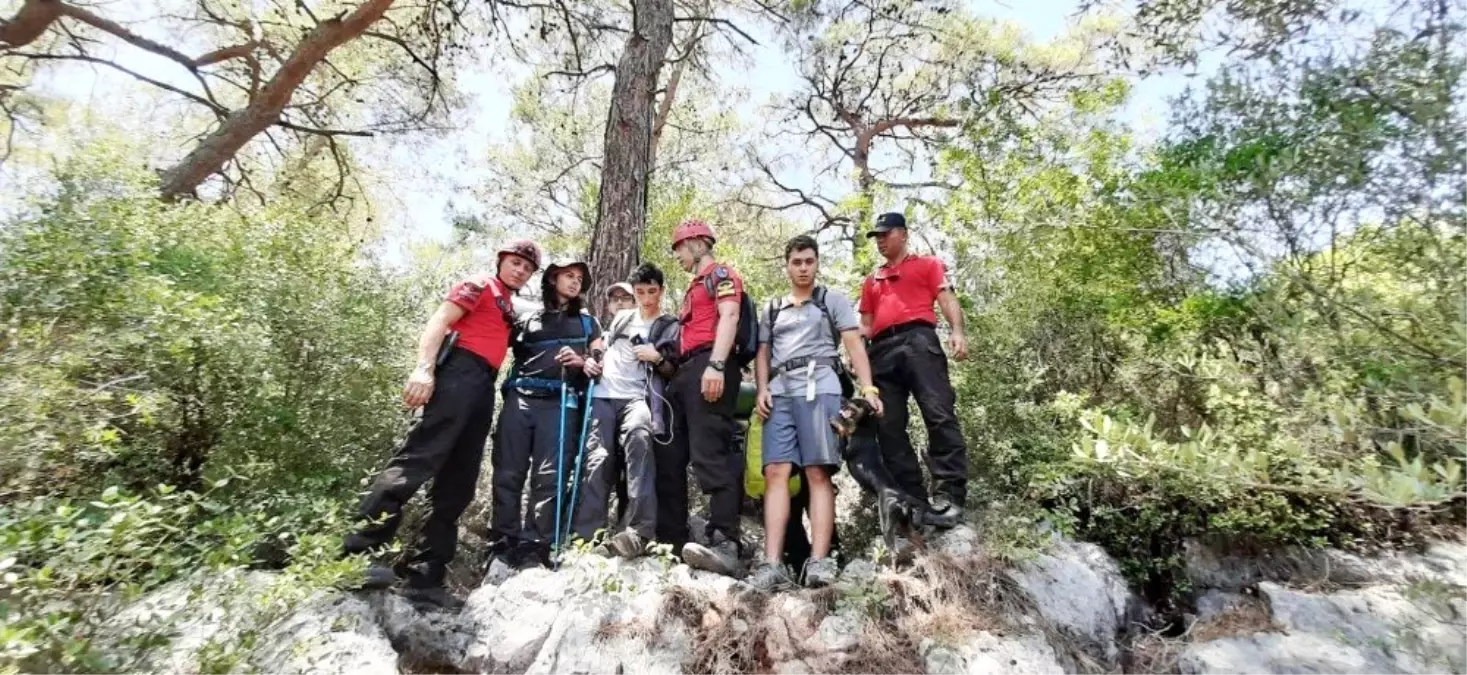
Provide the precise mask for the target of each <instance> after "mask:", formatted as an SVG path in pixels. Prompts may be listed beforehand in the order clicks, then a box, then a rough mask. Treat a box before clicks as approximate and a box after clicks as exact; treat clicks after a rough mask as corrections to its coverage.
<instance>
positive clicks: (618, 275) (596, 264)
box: [586, 0, 673, 316]
mask: <svg viewBox="0 0 1467 675" xmlns="http://www.w3.org/2000/svg"><path fill="white" fill-rule="evenodd" d="M672 21H673V5H672V0H634V2H633V3H632V33H631V35H630V36H628V37H627V43H626V48H625V49H624V50H623V51H622V54H621V60H619V61H618V62H617V64H616V84H615V85H614V86H613V87H612V90H611V112H610V114H609V115H608V116H607V119H606V142H605V153H604V157H603V159H602V164H601V191H600V197H599V201H598V204H597V209H596V226H595V227H594V228H593V229H592V231H591V242H590V249H589V250H588V251H587V256H586V259H587V262H588V263H589V264H590V266H591V287H590V289H589V291H588V293H589V296H588V297H589V299H590V300H591V304H592V307H593V308H594V311H595V315H596V316H601V315H602V314H603V313H604V311H605V309H606V299H605V296H604V293H605V290H606V288H607V287H609V286H611V285H612V284H614V283H616V282H618V281H623V280H625V279H626V277H627V275H628V274H630V273H631V271H632V268H634V267H636V265H637V263H638V262H640V260H641V257H642V241H643V237H644V234H645V232H646V227H647V183H648V181H649V180H650V179H651V173H652V156H653V155H652V143H653V137H652V127H653V118H654V115H655V113H656V106H655V105H654V104H655V102H656V93H657V76H658V73H659V72H661V70H662V63H663V61H664V59H666V57H667V50H668V47H669V46H670V45H671V44H672Z"/></svg>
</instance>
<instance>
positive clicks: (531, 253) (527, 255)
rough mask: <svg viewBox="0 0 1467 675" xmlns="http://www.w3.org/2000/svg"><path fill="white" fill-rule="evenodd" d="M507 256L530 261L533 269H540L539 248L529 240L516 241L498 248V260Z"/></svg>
mask: <svg viewBox="0 0 1467 675" xmlns="http://www.w3.org/2000/svg"><path fill="white" fill-rule="evenodd" d="M507 255H517V256H519V257H521V258H524V259H525V260H528V261H530V264H531V265H534V266H535V269H537V270H538V269H540V247H539V246H536V245H535V242H533V241H530V240H529V239H516V240H514V241H511V242H509V243H508V244H505V245H503V246H500V247H499V259H501V260H502V259H503V258H504V256H507Z"/></svg>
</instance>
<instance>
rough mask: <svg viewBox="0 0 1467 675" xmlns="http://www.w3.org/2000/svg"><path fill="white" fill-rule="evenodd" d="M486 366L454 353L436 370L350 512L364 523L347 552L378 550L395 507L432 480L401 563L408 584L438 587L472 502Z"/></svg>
mask: <svg viewBox="0 0 1467 675" xmlns="http://www.w3.org/2000/svg"><path fill="white" fill-rule="evenodd" d="M496 375H497V373H496V372H495V371H494V368H492V367H490V366H489V364H488V363H487V362H486V361H484V360H483V359H481V358H479V357H478V356H477V355H475V354H473V353H471V352H469V351H467V350H464V349H455V350H453V352H452V354H451V355H450V356H449V357H448V361H447V362H446V363H444V364H443V366H442V367H441V368H439V369H438V372H437V378H436V379H437V382H436V383H435V385H434V388H433V397H432V398H430V399H429V400H428V404H427V405H426V406H424V407H423V414H422V417H420V418H419V419H418V421H417V422H416V423H415V424H414V425H413V428H412V430H411V431H409V432H408V435H407V439H406V440H404V441H403V444H402V446H401V447H400V448H398V450H397V453H396V454H395V455H393V457H392V460H391V461H389V462H388V464H387V468H385V469H383V470H382V473H380V474H377V479H376V480H375V481H373V482H372V487H371V488H370V489H369V490H368V491H367V495H366V497H364V498H363V499H362V502H361V506H360V507H359V509H358V515H359V516H360V517H361V518H362V519H363V520H364V521H367V524H366V525H364V526H363V527H362V529H360V530H358V531H357V532H354V533H352V534H350V535H347V537H346V541H345V542H344V548H345V549H346V551H347V552H348V553H364V552H369V551H375V550H379V549H381V548H385V547H386V546H387V545H388V544H389V543H390V542H391V541H392V537H393V535H395V534H396V533H397V528H398V526H400V525H401V524H402V509H403V506H404V505H406V504H407V503H408V500H410V499H412V497H413V495H414V494H416V493H417V491H418V489H419V488H421V487H422V486H423V484H424V483H426V482H428V480H429V479H432V481H433V486H432V488H431V492H430V495H429V501H430V504H431V511H430V513H429V514H428V518H427V520H426V522H425V523H424V525H423V529H422V532H421V533H420V534H419V536H418V540H417V542H416V543H415V544H414V546H413V547H412V549H411V552H410V554H409V558H408V562H407V569H406V573H407V578H408V583H410V584H412V585H414V586H419V587H427V586H441V585H442V584H443V576H444V573H445V572H446V571H447V568H448V563H449V562H450V561H452V560H453V556H454V551H455V549H457V547H458V517H459V516H460V515H462V514H463V512H464V509H466V508H468V506H469V503H470V502H472V501H473V500H474V488H475V485H476V483H477V482H478V479H479V467H480V464H481V462H482V461H483V458H484V440H485V438H487V437H488V435H489V426H490V422H491V418H492V417H493V415H494V378H495V376H496Z"/></svg>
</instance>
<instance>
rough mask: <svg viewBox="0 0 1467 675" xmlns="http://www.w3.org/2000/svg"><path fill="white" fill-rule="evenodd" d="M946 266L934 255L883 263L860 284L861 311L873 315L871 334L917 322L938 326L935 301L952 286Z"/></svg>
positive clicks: (874, 335) (913, 256)
mask: <svg viewBox="0 0 1467 675" xmlns="http://www.w3.org/2000/svg"><path fill="white" fill-rule="evenodd" d="M950 287H951V284H949V283H948V282H947V267H946V266H945V265H943V264H942V261H941V260H939V259H937V258H936V257H933V256H919V255H908V256H907V257H905V258H902V259H901V261H899V262H898V263H897V264H895V265H890V264H888V265H882V266H881V267H879V268H877V269H876V272H875V273H873V274H872V275H871V276H869V277H866V281H865V282H863V283H862V284H861V313H862V314H870V315H872V316H871V334H870V335H869V336H868V337H876V336H877V334H879V333H881V331H884V330H886V329H888V328H893V327H896V326H900V325H902V324H906V323H912V322H914V321H921V322H924V323H929V324H932V325H934V326H936V325H937V313H936V312H934V311H933V310H932V303H934V302H936V301H937V295H938V294H939V293H941V292H942V291H943V290H945V289H947V288H950Z"/></svg>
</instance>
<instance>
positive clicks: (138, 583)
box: [0, 481, 360, 672]
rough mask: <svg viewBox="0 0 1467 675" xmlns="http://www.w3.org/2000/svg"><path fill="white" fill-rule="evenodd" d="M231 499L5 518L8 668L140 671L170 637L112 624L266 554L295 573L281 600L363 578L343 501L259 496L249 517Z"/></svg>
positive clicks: (76, 504)
mask: <svg viewBox="0 0 1467 675" xmlns="http://www.w3.org/2000/svg"><path fill="white" fill-rule="evenodd" d="M221 483H222V481H221ZM224 487H225V486H224V485H223V484H221V485H219V486H218V487H217V488H215V489H213V490H210V491H208V492H205V493H195V492H181V491H176V490H173V489H170V488H168V487H167V486H159V487H158V488H157V489H155V490H153V491H151V492H150V493H149V494H147V495H139V494H130V493H126V492H123V491H120V490H118V489H117V488H108V489H107V490H105V491H103V493H102V494H101V495H100V497H99V498H98V499H93V500H91V501H75V500H71V499H66V498H33V499H27V500H23V501H18V502H14V503H10V504H7V505H4V506H3V507H0V567H3V568H4V569H3V570H0V575H3V576H0V597H3V598H4V599H3V601H0V635H3V636H4V639H3V640H0V645H3V652H0V663H8V664H12V665H14V666H16V667H18V668H19V670H21V671H24V672H114V671H131V670H137V669H139V667H140V666H141V665H142V664H143V663H144V662H145V661H146V659H148V658H150V657H152V655H153V654H154V652H155V650H158V649H161V648H165V647H166V646H167V644H168V638H169V633H168V631H167V627H166V626H145V627H144V629H143V630H137V631H129V632H127V633H126V634H119V633H118V631H119V630H120V626H118V625H117V624H115V623H113V624H109V623H108V620H109V619H110V618H111V617H113V616H114V615H115V614H116V613H117V611H118V610H119V609H120V608H121V607H122V606H123V604H124V603H125V602H127V601H129V600H132V599H136V598H137V597H138V596H139V595H141V594H142V593H143V592H145V591H148V590H151V589H153V588H157V587H158V586H160V585H162V584H163V583H166V582H168V581H171V580H173V579H176V578H179V577H185V576H188V575H190V574H193V573H196V572H199V571H209V570H213V571H216V572H218V571H223V570H228V569H231V568H239V567H241V566H243V565H246V564H248V563H250V562H252V561H253V560H254V559H255V557H256V552H257V551H258V550H259V549H260V548H261V547H262V546H266V545H269V546H273V547H277V548H279V549H280V550H282V551H283V552H285V554H286V555H287V556H288V557H289V559H290V560H291V561H292V562H291V565H290V566H289V567H288V568H287V569H286V570H285V577H284V578H285V579H286V580H287V582H285V583H282V584H281V588H280V589H277V590H276V591H275V592H274V593H273V594H272V595H271V598H270V599H272V600H280V599H283V598H287V597H289V598H294V599H298V598H299V597H300V596H302V595H303V594H304V593H305V592H308V590H309V589H311V588H319V587H323V586H330V585H334V584H338V583H343V582H345V581H347V580H349V579H350V578H351V575H352V574H353V573H355V572H359V568H360V561H352V560H341V561H339V560H337V559H336V558H337V555H336V554H337V551H339V550H340V548H339V547H340V536H341V534H342V532H343V531H344V530H345V527H346V524H347V520H346V518H344V517H343V509H342V508H341V507H342V504H341V503H340V502H339V501H331V500H326V499H305V498H302V497H301V496H298V495H286V494H280V493H278V492H264V491H258V492H253V493H251V494H250V495H249V501H248V502H247V504H248V507H249V508H243V507H244V506H245V504H246V503H245V502H241V501H238V500H235V501H231V500H230V498H229V496H228V495H227V493H226V491H225V490H224ZM282 593H283V594H284V595H282ZM252 600H261V601H263V600H264V599H263V598H252ZM109 625H110V626H111V629H110V633H106V632H104V631H103V630H102V629H103V627H104V626H109ZM119 642H120V643H121V644H119ZM123 647H126V648H123ZM216 656H219V655H216Z"/></svg>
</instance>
